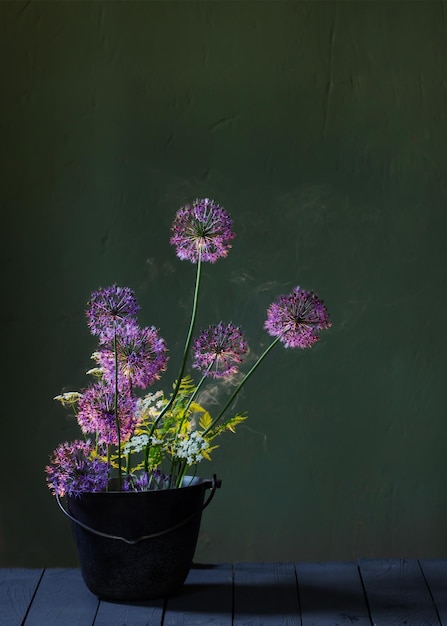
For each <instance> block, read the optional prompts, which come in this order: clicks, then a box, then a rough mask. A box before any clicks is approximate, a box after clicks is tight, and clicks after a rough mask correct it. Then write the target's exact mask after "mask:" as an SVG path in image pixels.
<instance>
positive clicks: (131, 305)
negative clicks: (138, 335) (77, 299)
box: [85, 285, 140, 341]
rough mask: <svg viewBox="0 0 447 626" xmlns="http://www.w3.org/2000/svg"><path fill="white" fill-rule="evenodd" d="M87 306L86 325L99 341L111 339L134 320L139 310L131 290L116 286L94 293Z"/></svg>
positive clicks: (102, 288)
mask: <svg viewBox="0 0 447 626" xmlns="http://www.w3.org/2000/svg"><path fill="white" fill-rule="evenodd" d="M87 306H88V308H87V310H86V312H85V314H86V317H87V324H88V326H89V328H90V332H91V333H92V335H98V336H99V339H100V341H107V340H110V339H112V338H113V335H114V333H115V331H117V330H119V328H120V327H121V326H123V325H124V324H126V323H127V322H129V321H132V320H135V318H136V315H137V313H138V311H139V309H140V307H139V305H138V303H137V300H136V298H135V294H134V292H133V291H132V289H130V288H129V287H118V285H112V286H111V287H101V288H100V289H98V291H94V292H93V293H92V295H91V297H90V300H89V301H88V303H87Z"/></svg>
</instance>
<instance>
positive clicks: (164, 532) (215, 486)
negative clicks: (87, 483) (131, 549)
mask: <svg viewBox="0 0 447 626" xmlns="http://www.w3.org/2000/svg"><path fill="white" fill-rule="evenodd" d="M207 482H208V483H210V484H209V485H207V486H209V487H211V493H210V494H209V496H208V498H207V499H206V501H205V502H204V503H203V505H202V508H201V509H200V510H199V511H194V513H191V515H188V517H186V518H185V519H184V520H182V521H181V522H179V523H178V524H174V526H170V527H169V528H165V530H160V531H159V532H157V533H151V534H150V535H143V536H142V537H138V539H126V538H125V537H120V536H119V535H109V534H108V533H103V532H101V531H100V530H96V529H95V528H91V526H88V525H87V524H84V523H83V522H81V521H79V520H78V519H76V518H75V517H73V515H71V514H70V513H69V512H68V511H67V509H66V508H65V507H64V506H63V504H62V502H61V501H60V497H59V494H58V493H57V491H56V493H55V495H56V500H57V503H58V505H59V508H60V509H61V511H62V512H63V513H64V514H65V515H66V516H67V517H68V518H69V519H70V520H71V521H72V522H75V524H77V525H78V526H81V528H83V529H84V530H88V531H89V532H91V533H93V534H94V535H98V536H99V537H105V538H106V539H116V540H118V541H123V542H124V543H127V544H128V545H130V546H133V545H135V544H137V543H140V541H144V540H145V539H155V538H156V537H162V536H163V535H167V534H168V533H170V532H172V531H174V530H177V528H181V527H182V526H184V525H185V524H187V523H188V522H190V521H191V520H192V519H193V518H194V517H196V515H199V513H201V512H202V511H203V510H204V509H205V508H206V507H207V506H208V504H209V503H210V502H211V500H212V499H213V498H214V494H215V493H216V489H218V488H219V487H220V486H221V484H222V481H221V480H220V479H217V478H216V474H213V478H212V480H211V481H207Z"/></svg>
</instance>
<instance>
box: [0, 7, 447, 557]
mask: <svg viewBox="0 0 447 626" xmlns="http://www.w3.org/2000/svg"><path fill="white" fill-rule="evenodd" d="M0 68H1V70H0V71H1V85H2V97H1V99H0V150H1V157H2V166H1V168H0V201H1V206H2V216H3V226H2V239H3V243H2V246H1V253H2V265H1V267H2V307H1V313H2V330H3V333H2V334H3V341H2V345H3V359H4V364H5V367H4V369H6V374H3V378H2V381H3V383H2V388H3V391H2V417H1V424H2V426H1V432H2V469H3V472H2V476H3V480H2V487H3V488H2V495H1V500H0V564H1V565H63V564H73V563H75V554H74V550H73V547H72V543H71V536H70V531H69V527H68V523H67V521H66V520H65V518H63V516H62V514H61V513H60V512H59V510H58V509H57V505H56V503H55V501H54V500H53V499H52V497H51V495H50V493H49V492H48V490H47V488H46V486H45V481H44V473H43V467H44V466H45V464H46V463H47V460H48V456H49V454H50V453H51V451H52V450H53V448H54V447H55V446H56V445H57V444H58V443H59V442H61V441H63V440H65V439H71V438H73V437H74V436H75V435H76V434H77V430H76V427H75V425H74V424H73V423H72V422H71V421H70V420H69V419H68V418H67V417H66V414H65V412H64V411H63V410H62V409H61V408H60V407H59V406H58V405H57V404H56V403H55V402H54V401H53V400H52V398H53V396H54V395H56V394H58V393H60V392H61V391H62V390H64V389H73V388H78V387H80V386H82V385H83V384H85V382H86V378H85V376H84V371H85V370H86V369H87V368H88V367H89V364H90V361H89V355H90V352H91V350H92V348H93V344H92V341H91V338H90V336H89V334H88V330H87V328H86V325H85V322H84V315H83V311H84V305H85V302H86V300H87V298H88V296H89V294H90V292H91V291H92V290H94V289H96V288H98V287H99V286H101V285H102V286H105V285H108V284H111V283H113V282H117V283H118V284H121V285H128V286H130V287H132V288H133V289H135V291H136V293H137V296H138V298H139V300H140V303H141V305H142V315H141V320H142V322H144V323H145V324H154V325H156V326H158V327H159V328H160V332H161V334H162V336H164V337H165V338H166V340H167V342H168V345H169V347H170V352H171V368H170V370H169V372H168V374H167V376H166V377H165V378H164V381H163V382H164V385H165V387H168V386H169V385H170V383H171V380H172V377H173V376H174V375H175V373H176V371H177V365H176V360H177V359H178V355H179V350H180V347H181V345H182V343H183V340H184V333H185V329H186V325H187V320H188V312H189V305H190V302H191V296H192V286H193V280H194V267H193V266H192V265H191V264H188V263H185V262H180V261H178V260H177V259H176V258H175V254H174V251H173V250H172V249H171V247H170V246H169V243H168V240H169V234H170V233H169V228H170V224H171V221H172V218H173V215H174V213H175V211H176V210H177V208H178V207H179V206H180V205H181V204H184V203H187V202H190V201H192V200H193V199H194V198H196V197H205V196H206V197H211V198H214V199H215V200H216V201H217V202H219V203H221V204H222V205H223V206H225V207H226V208H227V209H228V210H229V211H230V213H231V214H232V217H233V219H234V226H235V230H236V232H237V238H236V239H235V240H234V247H233V250H232V251H231V254H230V256H229V257H228V259H226V260H224V261H220V262H219V263H217V264H216V265H215V266H207V267H206V268H205V272H204V281H203V292H202V296H203V297H202V300H201V309H200V319H199V323H200V324H208V323H211V322H216V321H219V320H220V319H221V318H222V319H225V320H228V321H229V320H232V321H234V322H235V323H238V324H241V325H242V326H243V328H244V329H245V332H246V335H247V337H248V340H249V343H250V345H251V348H252V351H253V352H259V351H260V350H261V349H262V347H263V346H265V345H266V341H267V336H266V334H265V332H264V331H263V330H262V324H263V321H264V318H265V310H266V308H267V306H268V305H269V303H270V302H271V301H272V300H273V299H274V298H276V296H277V295H278V294H280V293H284V292H287V291H289V290H290V289H291V288H292V287H293V286H295V285H297V284H299V285H301V286H302V287H304V288H306V289H313V290H315V291H316V292H317V293H318V294H319V295H320V296H321V297H322V298H323V299H324V300H325V302H326V304H327V306H328V308H329V310H330V312H331V315H332V320H333V328H332V329H331V330H330V331H328V332H326V333H325V334H324V336H323V338H322V340H321V342H320V343H319V344H318V345H316V346H315V347H314V348H313V349H312V350H311V351H300V352H296V351H295V352H294V351H291V350H289V351H287V350H284V349H283V348H282V347H281V348H280V347H278V348H276V350H275V351H274V352H273V353H272V354H271V355H270V357H269V360H268V361H266V362H265V364H264V365H263V366H262V368H261V369H260V370H259V372H258V373H257V375H256V377H255V378H254V379H253V380H251V381H250V382H249V383H248V384H247V386H246V388H245V389H244V393H243V394H242V397H241V398H240V400H239V403H238V408H239V409H240V410H246V411H247V412H248V414H249V421H248V422H247V425H246V428H243V429H241V430H240V431H239V433H238V434H237V435H235V436H229V437H226V438H225V439H224V440H223V441H222V445H221V447H220V449H219V450H218V451H217V453H216V454H215V457H214V461H213V463H212V465H208V466H205V465H204V466H203V467H202V468H201V470H202V473H203V474H206V475H210V474H211V473H212V472H217V473H218V475H219V476H220V477H221V478H222V479H223V486H222V489H221V491H220V492H219V494H218V497H216V499H215V501H214V502H213V504H212V506H211V507H210V508H209V509H208V510H207V511H206V513H205V515H204V519H203V528H202V534H201V537H200V540H199V546H198V550H197V554H196V559H197V560H202V561H216V560H230V559H235V560H267V559H280V560H294V559H297V560H304V559H351V558H355V557H357V556H381V555H386V556H394V555H396V556H400V555H405V556H428V557H431V556H438V557H440V556H442V557H446V556H447V533H446V532H445V528H446V525H447V497H446V493H445V472H446V461H445V447H446V446H445V444H446V441H447V427H446V423H445V418H446V409H445V387H446V386H445V375H446V368H445V351H446V331H445V326H444V321H445V320H444V316H445V307H446V296H445V289H444V286H445V280H444V275H445V264H446V256H447V255H446V251H445V230H446V225H447V217H446V200H447V184H446V179H445V167H446V164H447V141H446V140H447V6H446V4H445V3H444V2H435V1H433V2H418V1H413V2H405V1H404V2H381V1H375V2H367V1H365V2H336V1H332V2H280V1H279V2H255V1H250V2H244V1H239V2H211V1H210V2H168V1H167V2H38V1H32V2H2V3H0Z"/></svg>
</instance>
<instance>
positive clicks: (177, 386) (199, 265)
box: [149, 251, 202, 439]
mask: <svg viewBox="0 0 447 626" xmlns="http://www.w3.org/2000/svg"><path fill="white" fill-rule="evenodd" d="M201 273H202V257H201V251H199V258H198V261H197V274H196V286H195V289H194V300H193V305H192V313H191V321H190V323H189V330H188V335H187V337H186V342H185V348H184V350H183V358H182V363H181V366H180V372H179V375H178V377H177V380H176V383H175V387H174V391H173V393H172V395H171V398H170V400H169V402H168V403H167V404H166V405H165V407H164V408H163V410H162V411H161V413H160V415H159V416H158V417H157V419H156V420H155V421H154V423H153V424H152V428H151V430H150V433H149V439H150V438H151V436H152V435H153V434H154V431H155V429H156V428H157V424H158V423H159V422H160V420H161V418H162V417H163V416H164V415H165V414H166V413H167V411H169V409H170V408H171V406H172V403H173V402H174V400H175V398H176V397H177V394H178V391H179V389H180V385H181V382H182V378H183V373H184V371H185V367H186V361H187V359H188V352H189V348H190V346H191V340H192V333H193V330H194V324H195V321H196V317H197V304H198V301H199V286H200V277H201Z"/></svg>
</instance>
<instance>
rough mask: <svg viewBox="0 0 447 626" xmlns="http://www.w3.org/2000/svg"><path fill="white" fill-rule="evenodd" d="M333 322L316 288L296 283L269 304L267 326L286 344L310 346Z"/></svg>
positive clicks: (301, 346)
mask: <svg viewBox="0 0 447 626" xmlns="http://www.w3.org/2000/svg"><path fill="white" fill-rule="evenodd" d="M331 325H332V324H331V321H330V319H329V314H328V312H327V309H326V307H325V305H324V303H323V301H322V300H320V299H319V298H318V296H316V295H315V294H314V293H313V292H312V291H305V290H304V289H301V287H295V288H294V289H293V291H292V292H291V293H290V294H288V295H282V296H279V298H278V299H277V300H276V302H273V304H271V305H270V306H269V308H268V310H267V320H266V321H265V324H264V328H265V329H266V330H267V332H268V333H269V334H270V335H272V336H273V337H280V340H281V341H282V342H283V344H284V345H285V347H286V348H310V347H311V346H312V345H313V344H314V343H315V342H316V341H318V339H319V337H318V331H319V330H321V329H324V328H330V326H331Z"/></svg>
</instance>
